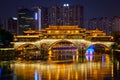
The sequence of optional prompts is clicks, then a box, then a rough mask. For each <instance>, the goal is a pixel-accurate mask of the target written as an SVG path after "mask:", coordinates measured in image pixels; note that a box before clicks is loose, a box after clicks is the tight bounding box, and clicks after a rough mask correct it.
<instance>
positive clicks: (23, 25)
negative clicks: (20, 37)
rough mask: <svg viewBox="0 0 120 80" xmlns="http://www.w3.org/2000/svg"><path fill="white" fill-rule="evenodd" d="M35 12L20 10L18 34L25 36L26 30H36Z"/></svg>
mask: <svg viewBox="0 0 120 80" xmlns="http://www.w3.org/2000/svg"><path fill="white" fill-rule="evenodd" d="M33 16H34V15H33V11H32V10H29V9H26V8H19V9H18V12H17V17H18V29H17V30H18V34H23V31H24V30H28V29H35V26H34V18H33Z"/></svg>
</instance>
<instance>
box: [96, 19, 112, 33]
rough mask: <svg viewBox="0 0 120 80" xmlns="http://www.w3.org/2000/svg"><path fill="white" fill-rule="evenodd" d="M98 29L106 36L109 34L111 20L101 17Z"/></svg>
mask: <svg viewBox="0 0 120 80" xmlns="http://www.w3.org/2000/svg"><path fill="white" fill-rule="evenodd" d="M98 28H99V29H100V30H102V31H104V32H106V34H107V35H110V34H111V30H112V25H111V18H108V17H101V18H99V20H98Z"/></svg>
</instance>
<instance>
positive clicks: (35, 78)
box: [34, 70, 42, 80]
mask: <svg viewBox="0 0 120 80" xmlns="http://www.w3.org/2000/svg"><path fill="white" fill-rule="evenodd" d="M34 80H42V79H41V75H40V74H39V72H38V71H37V70H35V71H34Z"/></svg>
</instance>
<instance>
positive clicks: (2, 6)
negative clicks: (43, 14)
mask: <svg viewBox="0 0 120 80" xmlns="http://www.w3.org/2000/svg"><path fill="white" fill-rule="evenodd" d="M64 3H69V4H70V5H73V4H81V5H83V6H84V14H85V19H87V18H93V17H102V16H103V17H104V16H120V0H1V2H0V17H1V18H5V17H12V16H16V10H17V7H20V6H24V7H27V8H31V7H32V6H35V5H43V6H46V5H47V6H50V5H54V4H61V5H62V4H64Z"/></svg>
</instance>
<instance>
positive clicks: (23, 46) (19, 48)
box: [17, 44, 39, 51]
mask: <svg viewBox="0 0 120 80" xmlns="http://www.w3.org/2000/svg"><path fill="white" fill-rule="evenodd" d="M24 48H27V49H39V48H38V47H37V46H36V45H34V44H22V45H20V46H18V48H17V50H18V51H21V50H23V49H24Z"/></svg>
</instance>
